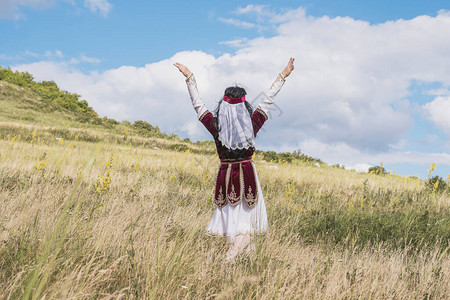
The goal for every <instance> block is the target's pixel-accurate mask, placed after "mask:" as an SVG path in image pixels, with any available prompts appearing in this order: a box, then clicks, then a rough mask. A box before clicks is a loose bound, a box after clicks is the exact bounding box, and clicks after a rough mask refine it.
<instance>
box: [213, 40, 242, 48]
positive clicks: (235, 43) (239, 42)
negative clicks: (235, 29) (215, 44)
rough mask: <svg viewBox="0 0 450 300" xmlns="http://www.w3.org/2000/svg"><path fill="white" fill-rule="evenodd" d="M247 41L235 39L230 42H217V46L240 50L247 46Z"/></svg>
mask: <svg viewBox="0 0 450 300" xmlns="http://www.w3.org/2000/svg"><path fill="white" fill-rule="evenodd" d="M247 40H248V39H247V38H240V39H235V40H230V41H223V42H219V44H220V45H226V46H229V47H234V48H242V47H244V46H246V45H247Z"/></svg>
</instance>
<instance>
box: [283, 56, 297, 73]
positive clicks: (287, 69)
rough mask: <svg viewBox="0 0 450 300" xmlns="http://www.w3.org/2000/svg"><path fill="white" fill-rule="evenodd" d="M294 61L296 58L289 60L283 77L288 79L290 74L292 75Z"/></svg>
mask: <svg viewBox="0 0 450 300" xmlns="http://www.w3.org/2000/svg"><path fill="white" fill-rule="evenodd" d="M294 61H295V58H293V57H291V58H290V59H289V62H288V64H287V66H286V68H284V70H283V72H281V76H283V77H284V78H286V77H288V76H289V74H291V72H292V70H294Z"/></svg>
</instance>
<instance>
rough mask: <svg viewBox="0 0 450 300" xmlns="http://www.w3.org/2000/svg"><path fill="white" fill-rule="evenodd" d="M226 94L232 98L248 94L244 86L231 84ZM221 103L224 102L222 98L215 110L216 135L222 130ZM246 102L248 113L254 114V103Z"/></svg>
mask: <svg viewBox="0 0 450 300" xmlns="http://www.w3.org/2000/svg"><path fill="white" fill-rule="evenodd" d="M224 94H225V96H227V97H231V98H241V97H244V96H245V95H247V92H246V91H245V89H244V88H242V87H240V86H230V87H227V88H226V89H225V92H224ZM221 103H222V99H220V100H219V103H218V104H217V107H216V109H215V110H214V119H213V125H214V128H215V130H216V136H218V135H219V131H220V128H219V121H218V117H219V111H220V104H221ZM244 104H245V107H246V108H247V110H248V113H249V114H250V116H251V115H252V114H253V107H252V105H251V104H250V103H249V102H248V101H247V100H245V102H244Z"/></svg>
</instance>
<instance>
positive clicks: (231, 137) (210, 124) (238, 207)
mask: <svg viewBox="0 0 450 300" xmlns="http://www.w3.org/2000/svg"><path fill="white" fill-rule="evenodd" d="M284 82H285V79H284V78H283V76H282V75H281V74H280V75H278V77H277V78H276V80H275V82H274V83H273V84H272V86H271V87H270V89H269V91H268V92H267V93H266V97H265V98H264V99H263V101H262V102H261V103H260V104H259V106H258V108H257V109H256V110H255V111H254V112H253V114H252V115H251V116H250V113H249V112H248V110H247V108H246V106H245V103H244V102H245V97H242V98H230V97H227V96H224V98H223V101H222V103H220V109H219V112H218V119H217V120H218V121H217V123H216V124H217V125H218V128H219V130H217V129H216V126H215V125H214V121H213V119H214V117H213V115H212V113H211V112H209V111H208V109H207V108H206V106H205V105H204V104H203V102H202V101H201V99H200V96H199V93H198V89H197V83H196V81H195V78H194V75H193V74H191V75H190V76H189V77H188V78H187V79H186V83H187V87H188V90H189V94H190V97H191V101H192V105H193V106H194V109H195V111H196V112H197V116H198V119H199V120H200V122H202V124H203V125H204V126H205V127H206V129H207V130H208V131H209V132H210V133H211V134H212V136H213V137H214V141H215V143H216V148H217V153H218V155H219V158H220V162H221V163H220V166H219V170H218V172H217V180H216V190H215V195H214V203H215V204H216V206H217V209H216V211H215V213H214V215H213V217H212V219H211V221H210V223H209V225H208V228H207V231H206V232H207V234H208V235H211V236H217V237H227V239H229V240H233V239H235V238H236V237H239V236H249V235H251V234H258V233H264V232H266V231H267V229H268V222H267V212H266V207H265V204H264V197H263V194H262V191H261V185H260V183H259V180H258V175H257V173H256V169H255V164H254V163H253V161H252V155H253V153H254V151H255V137H256V134H257V133H258V131H259V130H260V129H261V127H262V126H263V124H264V122H265V121H267V114H268V113H269V110H270V105H271V104H272V103H273V101H274V98H275V96H276V95H277V94H278V92H279V91H280V89H281V87H282V86H283V84H284Z"/></svg>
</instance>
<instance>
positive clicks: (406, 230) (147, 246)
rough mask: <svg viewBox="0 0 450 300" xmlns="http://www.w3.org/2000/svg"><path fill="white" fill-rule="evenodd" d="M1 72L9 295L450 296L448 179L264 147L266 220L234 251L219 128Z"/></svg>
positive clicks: (0, 278)
mask: <svg viewBox="0 0 450 300" xmlns="http://www.w3.org/2000/svg"><path fill="white" fill-rule="evenodd" d="M3 70H5V69H3ZM2 74H4V73H2ZM19 75H20V74H19ZM3 76H4V75H3ZM20 76H22V75H20ZM20 76H19V77H20ZM25 77H27V76H25ZM4 79H5V77H2V80H1V81H0V84H1V86H0V216H2V217H1V218H0V266H1V267H0V299H19V298H23V299H30V298H35V299H41V298H45V299H105V298H106V299H116V298H117V299H147V298H148V299H182V298H183V299H208V298H214V299H216V298H217V299H298V298H303V299H449V298H450V286H449V284H448V283H449V282H450V254H449V243H450V195H449V193H448V190H445V189H440V188H439V185H437V186H435V185H431V186H430V185H427V184H426V182H424V181H421V180H420V179H414V178H405V177H401V176H393V175H390V174H387V175H377V174H360V173H356V172H353V171H347V170H344V169H342V168H336V167H328V166H326V164H323V163H321V162H319V161H316V160H314V159H312V158H309V157H307V156H304V155H302V154H301V153H290V154H288V153H285V154H277V153H274V152H258V153H257V154H256V155H255V157H254V161H255V164H256V168H257V172H258V176H259V178H260V180H261V184H262V190H263V194H264V197H265V199H266V205H267V211H268V218H269V226H270V231H269V233H268V234H267V235H265V236H258V237H255V239H254V242H255V249H254V250H253V251H252V252H251V253H250V254H249V255H243V256H241V257H239V258H238V260H237V261H236V262H235V263H234V264H225V263H224V256H225V253H226V251H227V250H228V246H227V244H226V243H225V241H224V240H222V239H217V238H212V237H208V236H206V235H205V227H206V225H207V224H208V222H209V220H210V218H211V216H212V214H213V213H214V209H215V207H214V205H213V203H212V196H213V188H214V183H215V180H216V171H217V166H218V159H217V158H216V156H215V152H214V151H215V150H214V144H213V143H212V142H201V143H200V142H199V143H192V142H190V141H187V140H186V141H184V140H181V139H179V138H178V137H176V136H174V135H167V134H164V133H161V132H160V131H159V129H157V127H156V126H153V125H150V124H149V123H147V122H145V123H144V122H137V123H136V122H135V123H133V124H131V123H126V122H116V121H114V120H111V119H108V118H106V119H103V118H98V116H97V115H96V113H95V111H94V110H91V109H88V107H89V106H88V105H87V102H86V103H84V104H82V105H81V106H80V107H82V108H83V109H84V110H79V109H78V107H79V106H78V105H77V104H75V105H68V106H64V105H62V104H61V103H64V101H62V100H61V101H59V100H58V101H56V102H54V101H53V100H51V99H52V98H51V97H50V98H49V99H50V100H49V99H45V98H43V96H42V95H43V94H39V93H40V92H36V90H37V87H36V86H35V87H33V85H35V84H39V83H31V82H33V81H32V79H31V81H30V80H28V81H26V80H25V83H22V85H18V84H17V83H20V81H18V82H17V81H16V82H15V83H12V81H13V80H12V79H11V78H10V79H9V80H4ZM27 82H28V83H27ZM49 86H52V87H54V86H53V85H52V84H49ZM54 92H55V90H54ZM60 92H61V91H60ZM62 93H63V94H64V93H67V92H62ZM56 94H58V93H56ZM59 95H61V94H59ZM58 97H59V96H58ZM58 97H56V98H54V99H58ZM68 97H69V98H68V99H69V100H70V99H71V100H74V99H75V98H76V100H77V101H79V98H77V97H75V98H74V96H68ZM69 102H70V101H69ZM316 162H318V163H319V164H320V167H317V166H316Z"/></svg>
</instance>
